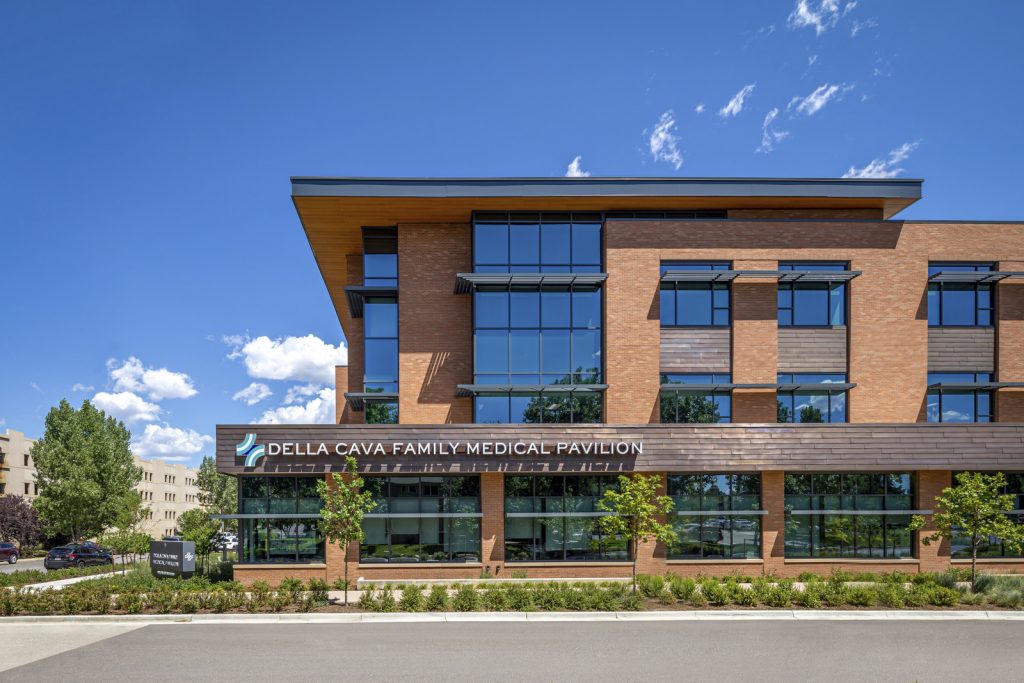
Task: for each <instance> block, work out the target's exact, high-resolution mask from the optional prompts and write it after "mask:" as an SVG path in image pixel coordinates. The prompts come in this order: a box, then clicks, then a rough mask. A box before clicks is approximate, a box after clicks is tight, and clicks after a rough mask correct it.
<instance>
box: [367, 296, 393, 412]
mask: <svg viewBox="0 0 1024 683" xmlns="http://www.w3.org/2000/svg"><path fill="white" fill-rule="evenodd" d="M363 316H364V336H365V340H366V341H365V344H366V346H365V348H366V356H365V368H364V371H363V388H364V391H366V392H367V393H373V392H389V393H393V392H396V391H398V301H397V299H395V297H367V298H366V303H365V304H364V307H363ZM396 407H397V406H396Z"/></svg>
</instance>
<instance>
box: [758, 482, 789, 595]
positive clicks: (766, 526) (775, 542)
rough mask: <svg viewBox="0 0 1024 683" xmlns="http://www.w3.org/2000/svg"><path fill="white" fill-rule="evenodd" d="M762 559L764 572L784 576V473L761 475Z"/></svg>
mask: <svg viewBox="0 0 1024 683" xmlns="http://www.w3.org/2000/svg"><path fill="white" fill-rule="evenodd" d="M761 507H762V509H763V510H765V512H766V513H767V514H765V515H763V516H762V517H761V557H762V559H764V572H765V573H766V574H775V575H777V576H782V575H783V573H784V572H785V568H786V567H785V550H786V489H785V476H784V474H783V473H782V472H762V473H761Z"/></svg>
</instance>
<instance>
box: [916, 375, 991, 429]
mask: <svg viewBox="0 0 1024 683" xmlns="http://www.w3.org/2000/svg"><path fill="white" fill-rule="evenodd" d="M935 375H965V377H964V378H963V379H964V381H965V382H991V381H992V373H991V372H962V373H959V372H929V373H928V385H929V386H928V388H927V391H926V395H925V419H926V420H927V421H928V422H930V423H931V424H941V423H947V424H988V423H990V422H993V421H994V418H995V401H994V400H993V399H994V398H995V396H994V393H993V391H992V390H991V389H943V388H942V387H935V388H932V387H931V385H932V384H933V381H932V378H933V377H934V376H935ZM968 395H969V396H970V397H971V402H972V404H973V411H972V412H973V415H974V419H973V420H971V421H961V420H943V419H942V416H943V414H944V413H945V410H943V402H944V396H968ZM982 395H984V396H985V397H986V398H987V399H988V412H987V413H985V414H984V415H985V417H986V418H987V419H985V420H980V419H978V418H979V417H981V416H982V413H981V411H980V408H979V398H981V396H982ZM932 396H936V397H938V410H937V412H936V417H937V418H938V419H936V420H932V419H931V413H930V412H929V410H928V407H929V405H930V404H931V401H930V400H929V399H930V398H931V397H932Z"/></svg>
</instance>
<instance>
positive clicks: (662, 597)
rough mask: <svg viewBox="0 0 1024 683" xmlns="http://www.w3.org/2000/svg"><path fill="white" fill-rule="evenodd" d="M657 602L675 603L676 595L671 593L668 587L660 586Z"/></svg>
mask: <svg viewBox="0 0 1024 683" xmlns="http://www.w3.org/2000/svg"><path fill="white" fill-rule="evenodd" d="M657 597H658V602H660V603H661V604H662V605H674V604H676V596H674V595H672V591H670V590H669V589H668V588H662V589H661V592H659V593H658V596H657Z"/></svg>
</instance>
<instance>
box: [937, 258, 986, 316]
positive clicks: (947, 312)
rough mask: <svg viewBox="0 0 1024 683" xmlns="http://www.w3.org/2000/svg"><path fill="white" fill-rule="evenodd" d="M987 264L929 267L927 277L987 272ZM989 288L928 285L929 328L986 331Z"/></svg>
mask: <svg viewBox="0 0 1024 683" xmlns="http://www.w3.org/2000/svg"><path fill="white" fill-rule="evenodd" d="M991 270H992V264H991V263H929V264H928V275H929V277H930V276H932V275H935V274H937V273H941V272H951V271H958V272H989V271H991ZM994 308H995V307H994V305H993V301H992V285H990V284H983V283H975V282H929V283H928V325H929V326H930V327H944V326H951V327H986V326H989V325H991V324H992V315H993V310H994Z"/></svg>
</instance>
